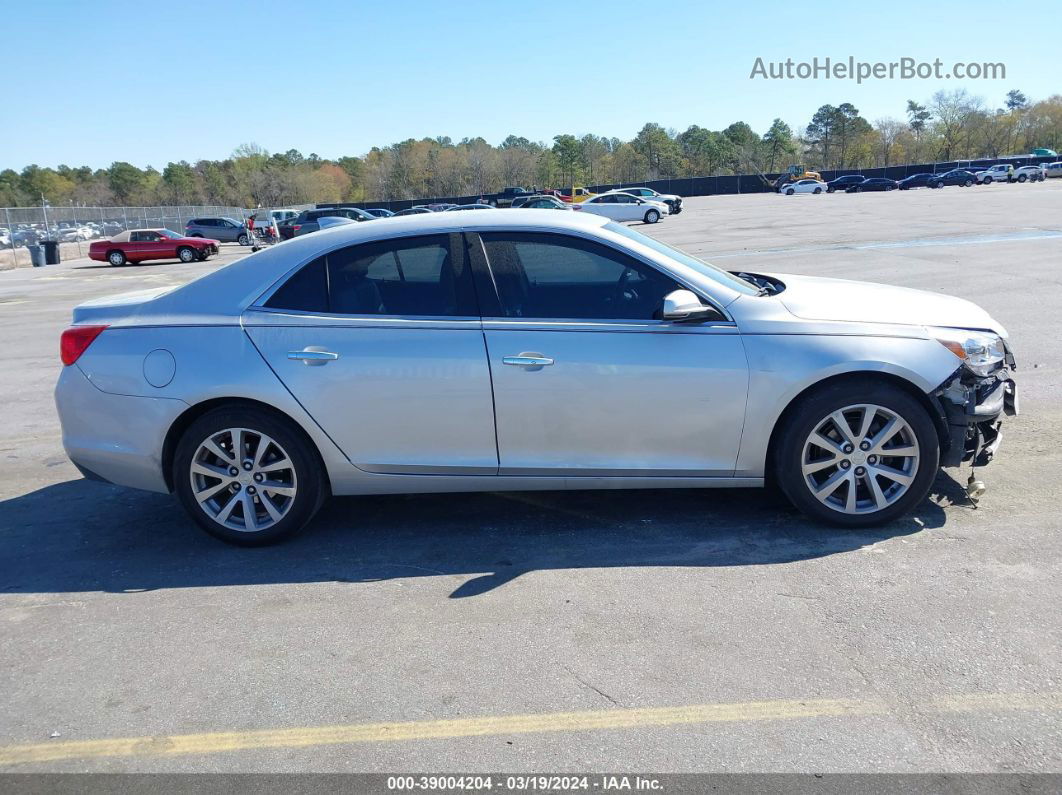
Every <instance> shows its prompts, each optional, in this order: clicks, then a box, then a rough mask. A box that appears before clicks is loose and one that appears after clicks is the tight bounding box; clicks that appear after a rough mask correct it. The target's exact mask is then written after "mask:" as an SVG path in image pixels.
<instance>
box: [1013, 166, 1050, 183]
mask: <svg viewBox="0 0 1062 795" xmlns="http://www.w3.org/2000/svg"><path fill="white" fill-rule="evenodd" d="M1045 179H1047V169H1045V168H1044V167H1043V166H1020V167H1019V168H1016V169H1014V181H1015V182H1043V181H1044V180H1045Z"/></svg>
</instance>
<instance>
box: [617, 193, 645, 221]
mask: <svg viewBox="0 0 1062 795" xmlns="http://www.w3.org/2000/svg"><path fill="white" fill-rule="evenodd" d="M615 199H616V210H615V214H614V215H613V216H612V218H613V219H615V220H617V221H640V220H642V216H643V214H644V213H645V205H644V204H640V203H639V201H638V199H636V198H634V197H633V196H628V195H627V194H626V193H617V194H616V195H615Z"/></svg>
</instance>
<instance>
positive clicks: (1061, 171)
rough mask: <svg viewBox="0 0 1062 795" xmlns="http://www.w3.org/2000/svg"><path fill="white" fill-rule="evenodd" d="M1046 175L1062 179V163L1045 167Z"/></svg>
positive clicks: (1049, 164)
mask: <svg viewBox="0 0 1062 795" xmlns="http://www.w3.org/2000/svg"><path fill="white" fill-rule="evenodd" d="M1044 174H1045V175H1046V176H1048V177H1062V161H1060V162H1058V163H1048V164H1047V165H1046V166H1044Z"/></svg>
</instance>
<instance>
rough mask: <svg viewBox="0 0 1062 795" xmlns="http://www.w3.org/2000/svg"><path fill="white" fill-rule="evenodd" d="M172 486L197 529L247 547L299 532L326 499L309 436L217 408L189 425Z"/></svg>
mask: <svg viewBox="0 0 1062 795" xmlns="http://www.w3.org/2000/svg"><path fill="white" fill-rule="evenodd" d="M173 480H174V485H175V487H176V491H177V495H178V497H179V498H180V500H181V503H182V504H183V505H184V507H185V510H187V511H188V513H189V514H191V516H192V518H193V519H195V521H196V522H197V523H198V524H199V526H200V527H202V528H203V529H204V530H206V531H207V532H208V533H210V534H211V535H213V536H216V537H218V538H220V539H222V540H223V541H228V542H229V543H232V544H239V545H243V546H258V545H261V544H269V543H273V542H275V541H279V540H280V539H282V538H285V537H286V536H289V535H291V534H292V533H295V532H296V531H298V530H300V529H301V528H302V527H304V526H305V525H306V524H307V523H308V522H309V521H310V519H311V518H313V515H314V514H315V513H316V512H317V509H318V508H319V507H320V504H321V502H322V501H323V498H324V496H325V493H326V489H325V485H324V479H323V475H322V471H321V465H320V463H319V461H318V459H317V457H316V455H314V453H313V451H312V449H311V448H310V445H309V444H308V443H307V442H306V441H305V439H304V437H303V436H302V435H301V434H300V433H297V432H295V431H293V430H292V428H291V427H290V425H289V423H287V422H286V421H283V420H281V419H279V418H277V417H275V416H274V415H272V414H270V413H268V412H265V411H261V410H258V409H225V408H222V409H215V410H214V411H210V412H208V413H206V414H204V415H203V416H202V417H200V418H199V419H198V420H196V421H195V422H194V423H192V425H191V427H189V428H188V430H187V431H186V432H185V433H184V435H183V436H182V437H181V441H180V443H179V444H178V447H177V454H176V456H175V457H174V471H173Z"/></svg>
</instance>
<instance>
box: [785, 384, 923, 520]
mask: <svg viewBox="0 0 1062 795" xmlns="http://www.w3.org/2000/svg"><path fill="white" fill-rule="evenodd" d="M939 460H940V450H939V440H938V437H937V432H936V428H935V427H934V426H933V421H932V420H931V419H930V417H929V414H928V413H927V412H926V410H925V408H924V407H923V406H922V405H921V404H920V403H919V402H918V401H917V400H916V399H915V398H914V397H912V396H911V395H909V394H907V393H906V392H904V391H903V390H901V389H899V388H897V387H893V386H890V385H888V384H880V383H872V382H849V383H847V384H843V383H842V384H838V385H835V386H829V387H826V388H825V389H823V390H820V391H819V392H817V393H813V394H812V395H811V396H810V397H808V398H806V399H805V400H804V401H803V402H802V403H801V404H800V405H799V406H798V407H797V408H796V410H795V412H794V414H793V416H792V417H791V418H790V420H789V424H788V426H787V427H786V428H785V429H783V432H782V437H781V438H780V441H779V447H778V455H777V458H776V465H777V473H776V474H777V478H778V483H779V485H780V486H781V487H782V490H783V491H784V492H785V494H786V496H788V497H789V499H790V500H791V501H792V502H793V504H794V505H795V506H796V507H797V508H799V509H800V510H801V511H803V512H804V513H806V514H808V515H809V516H811V517H812V518H814V519H818V520H820V521H824V522H828V523H830V524H836V525H841V526H843V527H866V526H870V525H876V524H882V523H884V522H889V521H892V520H893V519H897V518H899V517H900V516H902V515H904V514H905V513H907V512H908V511H910V510H911V509H912V508H914V507H916V506H917V505H918V504H919V503H921V502H922V500H924V499H925V497H926V495H927V494H928V493H929V489H930V486H931V485H932V483H933V479H934V478H935V477H936V473H937V470H938V467H939Z"/></svg>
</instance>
